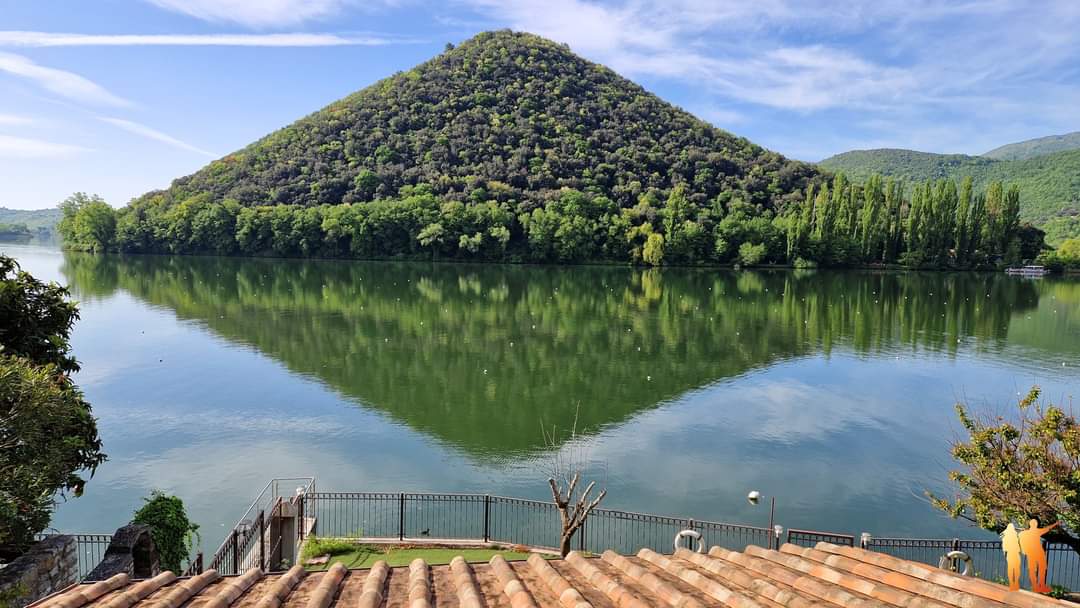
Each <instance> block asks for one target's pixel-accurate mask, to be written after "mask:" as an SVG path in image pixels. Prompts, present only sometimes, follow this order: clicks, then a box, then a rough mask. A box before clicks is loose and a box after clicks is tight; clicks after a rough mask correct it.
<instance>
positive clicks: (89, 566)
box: [34, 533, 112, 581]
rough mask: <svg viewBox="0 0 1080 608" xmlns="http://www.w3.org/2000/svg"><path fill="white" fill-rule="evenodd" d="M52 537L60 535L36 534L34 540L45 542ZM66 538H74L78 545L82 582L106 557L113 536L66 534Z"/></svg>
mask: <svg viewBox="0 0 1080 608" xmlns="http://www.w3.org/2000/svg"><path fill="white" fill-rule="evenodd" d="M50 536H59V534H52V533H45V534H35V535H34V540H45V539H46V538H48V537H50ZM64 536H71V537H74V538H75V542H76V543H77V544H78V549H77V552H78V555H79V580H80V581H81V580H82V579H84V578H86V575H87V574H90V571H91V570H93V569H94V568H95V567H97V565H98V564H100V563H101V560H102V558H104V557H105V550H106V549H108V548H109V543H110V542H112V534H64Z"/></svg>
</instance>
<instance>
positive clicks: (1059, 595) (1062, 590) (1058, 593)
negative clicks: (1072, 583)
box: [1046, 585, 1072, 600]
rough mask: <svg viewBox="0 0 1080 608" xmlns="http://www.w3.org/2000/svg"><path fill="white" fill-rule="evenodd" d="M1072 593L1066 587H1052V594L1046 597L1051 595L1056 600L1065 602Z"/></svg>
mask: <svg viewBox="0 0 1080 608" xmlns="http://www.w3.org/2000/svg"><path fill="white" fill-rule="evenodd" d="M1070 593H1072V592H1071V591H1069V588H1068V587H1066V586H1064V585H1050V593H1047V594H1046V595H1049V596H1050V597H1052V598H1054V599H1056V600H1063V599H1067V598H1068V597H1069V594H1070Z"/></svg>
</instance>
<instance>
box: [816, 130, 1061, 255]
mask: <svg viewBox="0 0 1080 608" xmlns="http://www.w3.org/2000/svg"><path fill="white" fill-rule="evenodd" d="M1039 141H1041V140H1033V141H1032V142H1020V143H1018V144H1011V145H1012V146H1021V148H1022V149H1016V148H1012V147H1009V146H1005V147H1003V148H1001V149H999V150H996V151H991V153H994V154H1001V155H1003V156H1002V158H1008V157H1013V156H1015V157H1016V159H1015V160H997V159H995V158H992V157H989V156H967V155H964V154H931V153H929V152H916V151H914V150H895V149H881V150H854V151H852V152H845V153H843V154H838V155H836V156H833V157H830V158H827V159H825V160H823V161H821V163H820V164H821V166H822V167H824V168H825V169H828V170H831V171H843V172H844V173H846V174H847V175H848V176H850V177H851V178H852V179H854V180H856V181H863V180H866V179H868V178H869V177H870V176H871V175H873V174H875V173H880V174H882V175H887V176H891V177H895V178H897V179H902V180H905V181H924V180H928V179H940V178H945V177H950V178H953V179H956V180H959V179H961V178H962V177H963V176H971V177H972V178H973V179H974V180H975V187H976V188H986V187H988V186H989V185H990V184H991V183H993V182H995V181H1002V182H1007V183H1013V184H1016V185H1017V186H1019V187H1020V190H1021V191H1022V192H1023V193H1024V200H1023V201H1022V205H1021V207H1020V217H1021V218H1022V219H1023V220H1024V221H1028V222H1031V223H1033V224H1035V225H1036V226H1038V227H1039V228H1041V229H1043V230H1044V231H1045V232H1046V238H1047V242H1049V243H1050V244H1052V245H1057V244H1059V243H1061V242H1062V241H1064V240H1066V239H1069V238H1073V237H1080V149H1065V150H1062V151H1053V152H1046V150H1047V149H1048V146H1049V145H1050V144H1045V143H1044V144H1042V145H1040V144H1037V143H1035V142H1039ZM1071 141H1072V139H1069V138H1066V139H1065V143H1069V142H1071ZM1062 145H1065V144H1062ZM1025 146H1026V147H1025ZM1039 150H1043V152H1041V153H1040V152H1038V151H1039ZM991 153H988V154H991Z"/></svg>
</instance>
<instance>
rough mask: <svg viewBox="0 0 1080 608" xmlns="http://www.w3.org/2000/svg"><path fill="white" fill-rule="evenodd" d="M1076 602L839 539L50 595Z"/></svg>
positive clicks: (69, 599) (454, 602)
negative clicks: (764, 546) (844, 543)
mask: <svg viewBox="0 0 1080 608" xmlns="http://www.w3.org/2000/svg"><path fill="white" fill-rule="evenodd" d="M1066 605H1071V604H1068V603H1066V602H1062V601H1058V600H1054V599H1051V598H1049V597H1046V596H1042V595H1037V594H1034V593H1031V592H1029V591H1009V589H1008V588H1006V587H1004V586H1002V585H998V584H995V583H990V582H987V581H983V580H980V579H976V578H971V577H967V576H960V575H957V574H954V573H951V572H947V571H945V570H940V569H938V568H934V567H931V566H927V565H924V564H919V563H915V562H909V561H906V560H902V559H898V558H895V557H891V556H888V555H884V554H881V553H874V552H870V551H865V550H863V549H856V548H852V547H841V546H837V545H832V544H829V543H818V544H817V546H816V547H815V548H813V549H808V548H804V547H798V546H795V545H784V546H783V547H781V548H780V550H779V551H775V550H768V549H762V548H760V547H754V546H750V547H747V548H746V550H745V551H743V552H737V551H730V550H727V549H722V548H719V547H714V548H712V549H711V550H710V551H709V553H708V554H701V553H694V552H691V551H688V550H685V549H683V550H680V551H678V552H676V553H675V554H674V555H660V554H658V553H655V552H654V551H651V550H649V549H642V550H641V551H639V552H638V554H637V555H636V556H634V557H625V556H621V555H617V554H615V553H613V552H611V551H608V552H605V553H604V554H603V555H602V556H601V557H599V558H592V557H584V556H582V555H580V554H577V553H571V554H570V555H569V556H568V557H567V558H566V559H565V560H545V559H543V558H542V557H540V556H539V555H533V556H531V557H530V558H529V560H528V561H527V562H514V563H510V562H506V561H505V560H503V558H502V557H499V556H496V557H495V558H493V559H492V560H491V562H489V563H487V564H467V563H465V561H464V560H463V559H462V558H460V557H458V558H455V559H454V561H453V562H452V563H451V564H450V565H449V566H434V567H432V566H428V565H427V564H426V563H424V562H423V561H422V560H416V561H414V562H413V563H412V564H411V565H410V566H409V567H407V568H389V567H387V565H386V564H385V563H384V562H379V563H378V564H376V565H375V566H374V567H373V568H371V569H369V570H347V569H346V568H345V567H344V566H342V565H340V564H335V565H334V566H333V567H331V568H330V569H329V570H328V571H326V572H315V573H310V574H306V573H305V572H304V570H303V568H301V567H299V566H295V567H293V568H292V569H291V570H289V571H288V572H284V573H274V574H265V575H264V574H263V573H262V572H260V571H259V570H251V571H249V572H247V573H245V574H243V575H240V576H227V577H222V576H220V575H218V573H217V572H215V571H213V570H210V571H207V572H204V573H203V574H200V575H198V576H194V577H191V578H185V579H178V578H177V577H176V576H174V575H173V574H172V573H169V572H166V573H163V574H161V575H159V576H157V577H154V578H152V579H149V580H144V581H132V580H129V579H128V577H127V576H126V575H122V574H121V575H117V576H114V577H112V578H110V579H108V580H106V581H102V582H97V583H84V584H82V585H78V586H76V587H73V588H71V589H68V590H66V591H64V592H62V593H59V594H56V595H54V596H52V597H50V598H46V599H45V600H42V601H41V602H39V603H38V604H37V606H40V607H46V608H83V607H90V606H93V607H95V608H106V607H107V608H132V607H135V606H137V607H138V608H180V607H181V606H185V608H329V607H331V606H334V607H342V608H344V607H349V608H353V607H355V608H380V607H383V606H385V607H387V608H396V607H399V606H400V607H402V608H433V607H435V608H438V607H444V606H445V607H452V608H457V607H461V608H495V607H510V608H534V607H536V608H538V607H549V606H550V607H552V608H590V607H594V608H608V607H611V608H652V607H673V608H700V607H703V606H732V607H737V608H749V607H758V606H761V607H766V608H775V607H777V606H791V607H794V608H809V607H812V606H853V607H857V608H870V607H875V608H876V607H884V606H902V607H904V608H947V607H958V608H981V607H993V608H1005V607H1014V608H1040V607H1043V606H1066Z"/></svg>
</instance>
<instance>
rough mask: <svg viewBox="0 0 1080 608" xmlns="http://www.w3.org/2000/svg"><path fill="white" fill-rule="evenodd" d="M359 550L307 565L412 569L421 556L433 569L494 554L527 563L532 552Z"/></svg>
mask: <svg viewBox="0 0 1080 608" xmlns="http://www.w3.org/2000/svg"><path fill="white" fill-rule="evenodd" d="M355 547H356V548H355V549H353V550H351V551H348V552H344V553H338V554H336V555H331V556H330V561H329V562H327V563H325V564H318V565H313V566H304V567H305V568H307V569H308V570H309V571H312V572H317V571H319V570H326V569H327V568H329V567H330V566H332V565H334V562H341V563H342V564H343V565H344V566H345V567H346V568H370V567H372V566H374V565H375V562H377V561H379V560H385V561H386V563H387V565H389V566H390V567H395V566H408V565H409V562H411V561H413V560H414V559H416V558H418V557H420V558H423V560H424V561H425V562H427V563H428V565H430V566H440V565H443V564H449V563H450V560H452V559H454V558H455V557H457V556H459V555H460V556H462V557H464V558H465V561H468V562H487V561H488V560H489V559H491V557H492V556H493V555H496V554H498V555H502V556H503V558H505V559H506V560H507V561H514V560H524V559H528V558H529V554H528V553H522V552H519V551H504V550H500V549H474V548H467V547H449V548H447V547H395V546H381V545H356V546H355Z"/></svg>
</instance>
